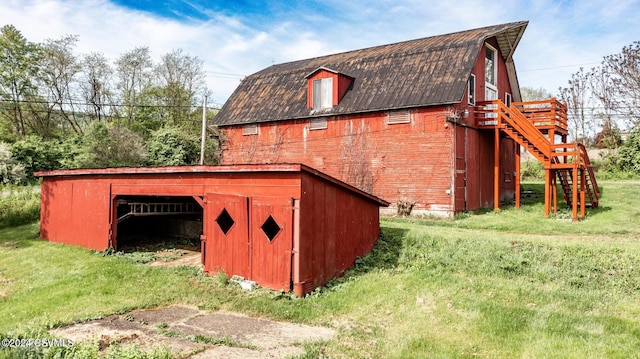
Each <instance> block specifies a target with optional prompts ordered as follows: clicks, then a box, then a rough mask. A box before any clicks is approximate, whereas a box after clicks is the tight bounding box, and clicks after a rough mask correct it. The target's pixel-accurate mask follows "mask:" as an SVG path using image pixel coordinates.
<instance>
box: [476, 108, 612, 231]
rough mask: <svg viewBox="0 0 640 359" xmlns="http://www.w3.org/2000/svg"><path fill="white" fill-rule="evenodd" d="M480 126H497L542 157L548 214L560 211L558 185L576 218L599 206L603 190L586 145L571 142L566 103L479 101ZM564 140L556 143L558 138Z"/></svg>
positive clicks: (546, 212)
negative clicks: (568, 141) (552, 211)
mask: <svg viewBox="0 0 640 359" xmlns="http://www.w3.org/2000/svg"><path fill="white" fill-rule="evenodd" d="M478 105H479V109H478V111H477V112H476V113H478V114H480V116H481V118H478V127H479V128H484V129H494V130H496V131H498V130H499V131H501V132H502V133H504V134H506V135H508V136H509V137H511V138H512V139H513V140H514V141H515V142H516V143H518V144H519V145H520V146H522V147H523V148H525V149H526V150H527V151H529V153H531V155H533V156H534V157H535V158H536V159H538V160H539V161H540V162H541V163H542V164H543V165H544V169H545V215H546V216H548V215H549V213H550V212H551V208H552V207H553V208H554V211H557V208H558V206H557V188H558V185H559V187H560V188H561V190H562V195H563V199H564V201H565V202H566V203H567V205H568V206H569V207H571V208H572V212H573V220H574V221H575V220H578V218H579V217H578V209H580V218H583V217H584V216H585V214H586V212H585V208H586V207H590V208H596V207H598V202H599V199H600V190H599V187H598V183H597V181H596V177H595V174H594V172H593V167H592V166H591V161H590V160H589V155H588V153H587V150H586V148H585V147H584V145H582V144H581V143H578V142H572V143H567V136H568V130H567V117H566V107H565V106H564V105H563V104H561V103H559V102H558V101H556V99H551V100H548V101H534V102H518V103H513V104H512V106H509V107H508V106H506V105H505V104H504V103H503V102H502V101H500V100H494V101H484V102H482V103H478ZM557 137H559V138H560V143H555V141H556V138H557ZM519 169H520V167H519V166H517V172H518V173H517V174H516V179H517V187H518V188H517V190H516V207H519V204H520V203H519V202H520V196H519V183H520V182H519V179H520V173H519Z"/></svg>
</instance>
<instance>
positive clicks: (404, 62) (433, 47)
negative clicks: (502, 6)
mask: <svg viewBox="0 0 640 359" xmlns="http://www.w3.org/2000/svg"><path fill="white" fill-rule="evenodd" d="M527 24H528V22H527V21H521V22H514V23H508V24H502V25H495V26H489V27H483V28H478V29H473V30H467V31H461V32H456V33H452V34H446V35H440V36H433V37H427V38H423V39H417V40H411V41H404V42H399V43H395V44H390V45H383V46H376V47H370V48H366V49H361V50H355V51H349V52H344V53H339V54H335V55H328V56H322V57H316V58H312V59H307V60H300V61H294V62H288V63H283V64H278V65H273V66H270V67H268V68H266V69H264V70H262V71H259V72H257V73H255V74H253V75H250V76H247V77H246V78H245V79H243V80H242V82H241V83H240V85H239V86H238V88H237V89H236V90H235V91H234V92H233V94H232V95H231V97H230V98H229V100H228V101H227V102H226V103H225V104H224V106H223V107H222V109H221V111H220V112H219V113H218V115H217V116H216V118H215V120H214V122H215V123H216V124H217V125H220V126H225V125H235V124H248V123H257V122H270V121H279V120H290V119H300V118H309V117H317V116H326V115H338V114H347V113H362V112H369V111H383V110H390V109H399V108H410V107H418V106H429V105H439V104H452V103H456V102H460V101H461V100H462V98H463V95H464V91H465V89H466V84H467V79H468V78H469V75H470V74H471V71H472V69H473V66H474V64H475V62H476V60H477V57H478V54H479V52H480V49H481V48H482V44H483V43H484V41H485V40H487V39H489V38H492V37H496V39H497V40H498V44H499V46H500V49H501V52H502V55H503V57H504V58H505V60H506V62H507V70H508V72H509V76H510V81H511V86H512V88H516V89H517V88H518V85H517V79H516V77H515V68H514V67H513V61H512V55H513V51H514V50H515V48H516V46H517V44H518V42H519V41H520V38H521V37H522V34H523V32H524V29H525V28H526V26H527ZM318 68H330V69H332V70H334V71H337V72H339V73H342V74H345V75H348V76H350V77H353V78H354V81H353V85H352V86H353V87H352V88H351V90H349V91H348V92H347V93H346V94H345V96H344V97H343V98H342V100H341V101H340V103H339V104H338V106H335V107H334V108H333V109H331V110H330V112H329V113H327V112H324V113H323V114H322V115H318V114H312V112H311V110H309V109H308V108H307V79H306V78H305V77H306V76H307V75H309V73H311V72H313V71H314V70H316V69H318ZM514 97H516V100H517V97H519V96H514Z"/></svg>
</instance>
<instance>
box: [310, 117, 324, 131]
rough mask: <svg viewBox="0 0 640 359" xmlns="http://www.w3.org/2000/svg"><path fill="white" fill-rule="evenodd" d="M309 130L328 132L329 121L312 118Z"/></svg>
mask: <svg viewBox="0 0 640 359" xmlns="http://www.w3.org/2000/svg"><path fill="white" fill-rule="evenodd" d="M309 129H310V130H326V129H327V119H326V118H312V119H311V120H310V121H309Z"/></svg>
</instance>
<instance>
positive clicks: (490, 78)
mask: <svg viewBox="0 0 640 359" xmlns="http://www.w3.org/2000/svg"><path fill="white" fill-rule="evenodd" d="M496 53H497V51H496V49H494V48H493V47H491V46H489V45H486V46H485V56H484V78H485V82H486V83H487V85H491V86H493V87H495V86H498V80H497V77H498V63H497V62H496V59H497V56H496Z"/></svg>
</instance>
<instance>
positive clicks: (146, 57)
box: [116, 47, 153, 124]
mask: <svg viewBox="0 0 640 359" xmlns="http://www.w3.org/2000/svg"><path fill="white" fill-rule="evenodd" d="M152 68H153V63H152V61H151V54H150V52H149V48H148V47H137V48H135V49H133V50H131V51H129V52H126V53H124V54H122V55H121V56H120V57H119V58H118V60H117V61H116V77H117V87H118V90H119V95H120V99H121V101H122V103H123V104H124V106H125V111H126V112H125V114H124V117H125V118H126V119H127V122H128V123H129V124H131V121H132V120H133V118H134V115H135V111H134V110H135V106H136V104H137V102H138V99H139V97H140V94H141V93H142V92H143V91H144V90H145V89H146V88H148V86H150V85H151V80H150V78H151V76H150V73H151V70H152Z"/></svg>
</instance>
